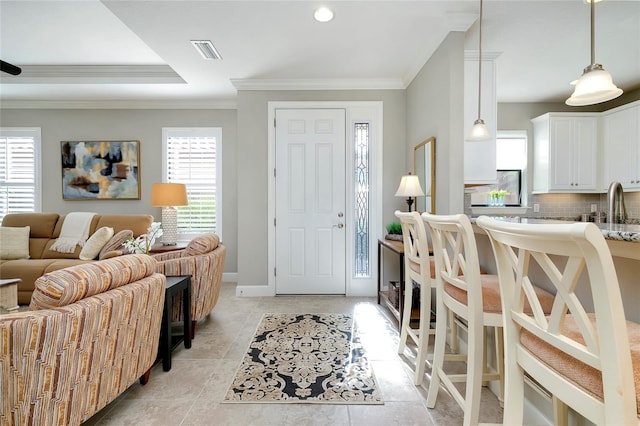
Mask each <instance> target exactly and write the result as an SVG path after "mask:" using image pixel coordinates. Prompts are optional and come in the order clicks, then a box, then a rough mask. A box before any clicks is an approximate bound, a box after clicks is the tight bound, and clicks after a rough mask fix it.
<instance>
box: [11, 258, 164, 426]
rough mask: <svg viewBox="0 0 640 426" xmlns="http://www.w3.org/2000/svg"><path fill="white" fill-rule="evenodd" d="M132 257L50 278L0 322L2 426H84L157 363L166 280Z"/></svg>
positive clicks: (150, 262)
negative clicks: (26, 307)
mask: <svg viewBox="0 0 640 426" xmlns="http://www.w3.org/2000/svg"><path fill="white" fill-rule="evenodd" d="M156 268H157V265H156V261H155V260H154V259H153V258H151V257H150V256H147V255H140V254H132V255H127V256H120V257H115V258H112V259H108V260H102V261H97V262H92V263H85V264H82V265H76V266H72V267H69V268H65V269H60V270H56V271H53V272H49V273H46V274H45V275H43V276H42V277H40V278H38V279H37V280H36V288H35V290H34V292H33V297H32V298H31V304H30V310H29V311H25V312H18V313H12V314H7V315H0V395H2V398H0V425H30V424H34V425H79V424H81V423H82V422H84V421H86V420H87V419H89V418H90V417H91V416H92V415H93V414H95V413H96V412H97V411H99V410H101V409H102V408H104V407H105V406H106V405H107V404H108V403H109V402H111V401H113V400H114V399H115V398H116V397H117V396H118V395H120V394H121V393H122V392H124V391H125V390H126V389H127V388H128V387H129V386H131V385H132V384H133V383H134V382H135V381H136V380H137V379H141V382H142V383H145V382H146V379H148V372H149V371H150V368H151V366H152V365H153V363H154V362H155V359H156V354H157V351H158V341H159V336H160V326H161V320H162V311H163V304H164V295H165V281H166V278H165V276H164V275H162V274H158V273H156Z"/></svg>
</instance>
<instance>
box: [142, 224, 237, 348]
mask: <svg viewBox="0 0 640 426" xmlns="http://www.w3.org/2000/svg"><path fill="white" fill-rule="evenodd" d="M226 254H227V248H226V247H225V246H224V245H222V244H220V238H219V237H218V236H217V235H216V234H211V233H209V234H203V235H199V236H197V237H196V238H194V239H193V240H191V241H190V242H189V244H188V245H187V247H186V248H184V249H182V250H176V251H171V252H166V253H158V254H154V255H152V256H153V258H154V259H155V260H157V261H158V268H157V271H158V272H160V273H161V274H164V275H167V276H172V275H174V276H175V275H191V277H192V278H191V320H192V328H191V336H195V329H196V324H197V322H198V320H201V319H203V318H205V317H207V316H208V315H209V313H210V312H211V310H212V309H213V307H214V306H215V305H216V303H217V302H218V297H219V296H220V289H221V288H222V272H223V271H224V259H225V256H226ZM178 298H180V300H182V299H181V296H176V300H174V302H173V307H174V312H173V315H172V316H173V319H174V320H177V319H178V318H181V312H180V311H179V310H180V309H182V303H178V300H177V299H178Z"/></svg>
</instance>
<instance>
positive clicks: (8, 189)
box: [0, 127, 41, 220]
mask: <svg viewBox="0 0 640 426" xmlns="http://www.w3.org/2000/svg"><path fill="white" fill-rule="evenodd" d="M39 159H40V128H7V127H3V128H0V220H1V219H2V218H3V217H4V216H5V215H6V214H7V213H28V212H39V211H40V205H41V202H40V167H39V164H40V162H39Z"/></svg>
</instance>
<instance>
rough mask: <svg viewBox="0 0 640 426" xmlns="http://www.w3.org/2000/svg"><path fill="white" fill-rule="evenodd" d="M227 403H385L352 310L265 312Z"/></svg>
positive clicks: (228, 395) (225, 400)
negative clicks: (331, 311)
mask: <svg viewBox="0 0 640 426" xmlns="http://www.w3.org/2000/svg"><path fill="white" fill-rule="evenodd" d="M223 402H252V403H256V402H267V403H279V402H297V403H322V404H382V403H383V402H382V398H381V395H380V392H379V390H378V386H377V385H376V380H375V377H374V375H373V370H372V369H371V366H370V365H369V362H368V361H367V359H366V357H365V354H364V350H363V349H362V346H361V344H360V341H359V338H358V334H357V330H356V327H355V324H354V321H353V318H352V316H351V315H348V314H265V315H264V317H263V318H262V320H261V321H260V324H259V325H258V329H257V330H256V333H255V336H254V337H253V340H252V341H251V344H250V345H249V349H248V350H247V353H246V354H245V356H244V359H243V361H242V364H241V365H240V368H239V369H238V372H237V373H236V376H235V377H234V379H233V382H232V383H231V386H230V387H229V390H228V391H227V394H226V396H225V398H224V401H223Z"/></svg>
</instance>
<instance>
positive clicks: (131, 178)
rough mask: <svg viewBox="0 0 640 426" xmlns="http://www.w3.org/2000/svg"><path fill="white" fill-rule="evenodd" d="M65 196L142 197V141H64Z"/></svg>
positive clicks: (100, 197)
mask: <svg viewBox="0 0 640 426" xmlns="http://www.w3.org/2000/svg"><path fill="white" fill-rule="evenodd" d="M60 154H61V166H62V199H63V200H139V199H140V141H137V140H126V141H61V142H60Z"/></svg>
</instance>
